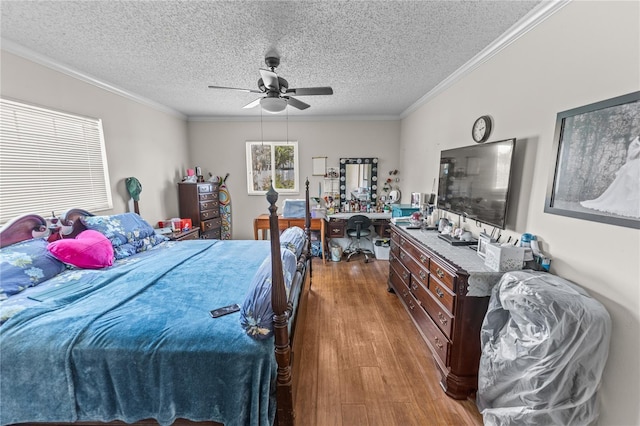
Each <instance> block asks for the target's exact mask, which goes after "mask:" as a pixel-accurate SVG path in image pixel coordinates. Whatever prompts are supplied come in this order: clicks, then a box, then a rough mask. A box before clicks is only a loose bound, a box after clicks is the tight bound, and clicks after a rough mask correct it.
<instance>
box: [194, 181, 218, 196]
mask: <svg viewBox="0 0 640 426" xmlns="http://www.w3.org/2000/svg"><path fill="white" fill-rule="evenodd" d="M213 186H214V185H213V183H209V182H205V183H199V184H198V193H200V194H202V193H203V192H213Z"/></svg>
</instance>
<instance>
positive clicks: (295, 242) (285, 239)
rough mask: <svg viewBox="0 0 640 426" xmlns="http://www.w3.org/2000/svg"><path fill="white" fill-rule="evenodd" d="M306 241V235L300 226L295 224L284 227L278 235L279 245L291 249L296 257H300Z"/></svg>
mask: <svg viewBox="0 0 640 426" xmlns="http://www.w3.org/2000/svg"><path fill="white" fill-rule="evenodd" d="M306 241H307V235H306V234H305V233H304V230H302V228H300V227H297V226H292V227H291V228H287V229H285V230H284V232H282V235H280V246H281V247H284V248H286V249H288V250H291V251H292V252H293V254H295V255H296V258H297V257H300V254H301V253H302V249H303V248H304V243H305V242H306Z"/></svg>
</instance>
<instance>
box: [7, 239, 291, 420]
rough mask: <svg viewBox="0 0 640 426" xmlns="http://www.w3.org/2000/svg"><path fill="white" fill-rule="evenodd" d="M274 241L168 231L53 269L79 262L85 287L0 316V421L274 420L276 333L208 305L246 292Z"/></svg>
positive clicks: (230, 300) (224, 303) (238, 298)
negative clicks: (107, 256) (109, 257)
mask: <svg viewBox="0 0 640 426" xmlns="http://www.w3.org/2000/svg"><path fill="white" fill-rule="evenodd" d="M269 252H270V248H269V241H240V240H230V241H219V240H193V241H183V242H180V243H172V242H166V243H164V244H163V245H162V246H160V247H158V248H156V249H154V250H148V251H145V252H143V253H138V254H136V255H135V256H131V257H129V258H126V259H122V260H119V261H117V262H116V263H115V264H114V265H113V266H112V267H110V268H106V269H94V270H68V271H65V272H64V273H63V274H60V276H63V275H66V274H69V273H74V274H79V273H82V274H83V278H82V280H83V282H84V283H86V284H88V285H89V287H79V288H78V289H77V291H76V292H75V293H65V294H64V295H63V296H62V297H60V296H57V297H56V296H52V297H50V298H48V299H46V300H45V301H44V302H41V303H37V304H35V305H32V306H31V307H28V308H26V309H23V310H22V311H21V312H18V313H16V314H15V315H14V316H13V317H11V318H10V319H9V320H7V321H6V322H5V323H4V324H3V325H2V326H1V327H0V345H1V347H2V357H0V377H1V378H2V380H1V383H2V389H3V391H2V392H0V407H2V409H1V410H0V424H12V423H30V424H33V423H36V422H53V423H60V422H71V421H78V422H82V421H93V422H96V421H101V422H110V421H113V420H114V419H118V420H122V421H124V422H127V423H132V422H134V421H137V420H139V419H148V418H153V419H156V420H157V421H158V423H159V424H160V425H162V426H168V425H171V424H173V423H174V422H175V421H176V419H177V418H183V419H188V420H199V421H202V420H208V421H216V422H219V423H223V424H225V425H258V424H259V425H271V424H273V421H274V418H275V392H274V391H273V389H274V388H275V378H276V373H277V363H276V361H275V356H274V353H273V350H274V342H273V338H271V339H266V340H256V339H252V338H250V337H249V336H247V335H246V334H245V331H244V330H243V329H242V327H240V325H239V324H238V316H239V314H231V315H226V316H223V317H220V318H215V319H213V318H211V316H210V315H209V311H210V310H212V309H215V308H219V307H221V306H227V305H230V304H233V303H241V302H242V300H243V297H244V296H245V294H246V293H247V291H248V290H249V283H250V282H251V278H252V277H253V276H254V274H255V273H256V271H257V270H258V267H259V266H260V265H261V263H262V262H263V260H264V258H265V257H266V256H268V254H269ZM286 252H287V253H289V252H288V251H286ZM289 254H291V253H289ZM203 265H204V267H203ZM57 278H58V277H55V278H54V279H52V280H51V281H53V280H57ZM74 281H76V280H74ZM43 285H49V283H48V282H47V283H44V284H43ZM37 290H39V289H38V288H30V289H27V290H25V292H23V293H26V292H35V291H37ZM23 293H21V294H20V295H17V296H16V297H22V294H23ZM29 377H31V378H33V377H37V378H38V379H37V380H29V379H28V378H29ZM5 390H6V392H5ZM107 390H108V392H107ZM105 398H106V399H105Z"/></svg>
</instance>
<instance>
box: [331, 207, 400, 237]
mask: <svg viewBox="0 0 640 426" xmlns="http://www.w3.org/2000/svg"><path fill="white" fill-rule="evenodd" d="M355 215H364V216H367V217H368V218H369V219H371V226H373V228H374V229H375V230H376V234H378V236H379V237H380V238H389V237H390V236H391V233H390V232H391V228H390V227H389V221H390V220H391V213H360V212H351V213H334V214H330V215H329V216H327V219H326V220H327V221H328V222H329V237H330V238H345V237H346V236H347V234H346V232H347V229H346V228H347V221H348V220H349V218H350V217H351V216H355Z"/></svg>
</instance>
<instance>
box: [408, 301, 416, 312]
mask: <svg viewBox="0 0 640 426" xmlns="http://www.w3.org/2000/svg"><path fill="white" fill-rule="evenodd" d="M409 309H411V310H412V311H413V310H414V309H415V305H414V304H413V302H412V301H411V300H409Z"/></svg>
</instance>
